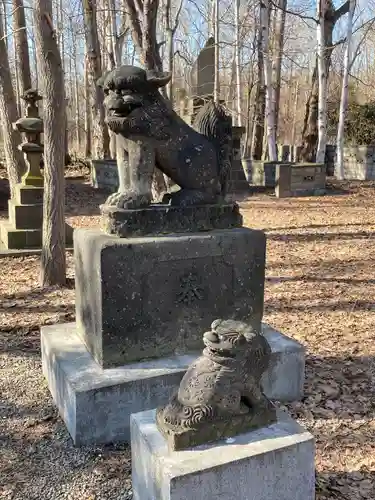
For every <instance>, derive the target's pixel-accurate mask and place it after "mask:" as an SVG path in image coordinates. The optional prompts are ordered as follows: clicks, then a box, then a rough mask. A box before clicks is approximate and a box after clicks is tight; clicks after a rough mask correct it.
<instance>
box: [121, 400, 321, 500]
mask: <svg viewBox="0 0 375 500" xmlns="http://www.w3.org/2000/svg"><path fill="white" fill-rule="evenodd" d="M277 416H278V419H277V422H276V423H274V424H272V425H270V426H268V427H263V428H261V429H258V430H254V431H252V432H248V433H247V434H241V435H238V436H236V437H234V438H231V439H227V440H222V441H218V442H216V443H212V444H209V445H203V446H199V447H197V448H193V449H189V450H185V451H178V452H171V451H170V450H169V449H168V447H167V443H166V441H165V440H164V438H163V436H162V435H161V434H160V432H159V431H158V429H157V427H156V425H155V411H153V410H151V411H148V412H143V413H137V414H135V415H132V417H131V450H132V485H133V498H134V500H211V499H215V500H216V499H220V500H292V499H293V500H314V498H315V464H314V451H315V450H314V438H313V436H312V435H311V434H310V433H309V432H307V431H306V430H305V429H304V428H302V427H301V426H299V425H298V424H297V423H296V422H295V421H294V420H292V419H291V418H290V417H289V416H288V415H287V414H285V413H284V412H278V415H277Z"/></svg>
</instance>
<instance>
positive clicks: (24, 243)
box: [0, 220, 73, 250]
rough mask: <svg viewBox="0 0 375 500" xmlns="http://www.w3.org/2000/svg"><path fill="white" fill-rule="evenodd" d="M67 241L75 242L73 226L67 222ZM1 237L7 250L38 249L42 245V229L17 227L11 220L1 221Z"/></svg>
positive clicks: (67, 242)
mask: <svg viewBox="0 0 375 500" xmlns="http://www.w3.org/2000/svg"><path fill="white" fill-rule="evenodd" d="M65 231H66V232H65V238H66V239H65V242H66V244H67V245H71V244H72V243H73V228H72V227H71V226H69V224H65ZM0 239H1V241H2V244H3V245H4V247H5V249H7V250H23V249H38V248H41V247H42V229H41V228H40V229H16V228H15V227H14V225H13V224H12V223H11V222H10V221H9V220H5V221H1V222H0Z"/></svg>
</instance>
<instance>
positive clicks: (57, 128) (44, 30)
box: [34, 0, 66, 286]
mask: <svg viewBox="0 0 375 500" xmlns="http://www.w3.org/2000/svg"><path fill="white" fill-rule="evenodd" d="M34 24H35V36H36V44H37V49H38V59H39V71H40V76H41V82H42V90H43V95H44V200H43V247H42V256H41V276H40V281H41V285H42V286H49V285H62V284H64V283H65V280H66V257H65V220H64V205H65V179H64V159H65V158H64V157H65V144H64V142H65V134H64V133H61V131H62V130H65V129H66V104H65V92H64V71H63V67H62V61H61V55H60V51H59V48H58V44H57V34H56V31H55V29H54V27H53V24H52V1H51V0H34Z"/></svg>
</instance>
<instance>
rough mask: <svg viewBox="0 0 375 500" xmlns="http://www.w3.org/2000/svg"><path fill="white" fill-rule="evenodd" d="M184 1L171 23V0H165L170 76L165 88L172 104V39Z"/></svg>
mask: <svg viewBox="0 0 375 500" xmlns="http://www.w3.org/2000/svg"><path fill="white" fill-rule="evenodd" d="M183 2H184V0H180V3H179V5H178V8H177V12H176V16H175V19H174V22H172V12H171V10H172V9H171V7H172V6H171V0H165V9H164V17H165V30H166V35H167V40H166V42H167V44H166V45H167V71H168V72H169V73H170V74H171V75H172V78H171V81H170V82H169V84H168V86H167V95H168V97H169V100H170V101H171V102H173V97H174V96H173V83H174V37H175V33H176V31H177V28H178V24H179V18H180V14H181V9H182V5H183Z"/></svg>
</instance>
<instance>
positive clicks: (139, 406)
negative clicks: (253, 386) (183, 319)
mask: <svg viewBox="0 0 375 500" xmlns="http://www.w3.org/2000/svg"><path fill="white" fill-rule="evenodd" d="M263 333H264V335H265V337H266V338H267V340H268V342H269V344H270V346H271V349H272V357H271V362H270V368H269V370H268V372H267V373H265V374H264V378H263V388H264V392H265V394H266V395H267V396H268V397H269V398H270V399H276V400H280V401H294V400H298V399H300V398H301V397H302V395H303V382H304V367H305V350H304V348H303V346H301V344H299V343H298V342H296V341H294V340H292V339H290V338H288V337H286V336H285V335H283V334H281V333H280V332H277V331H276V330H274V329H273V328H271V327H269V326H268V325H263ZM41 351H42V365H43V373H44V375H45V377H46V378H47V380H48V385H49V389H50V391H51V393H52V396H53V399H54V401H55V404H56V405H57V407H58V409H59V412H60V415H61V417H62V418H63V420H64V422H65V424H66V426H67V428H68V431H69V433H70V434H71V436H72V439H73V441H74V443H75V444H76V445H85V444H96V443H97V444H99V443H110V442H113V441H124V442H128V441H129V440H130V428H129V425H130V415H131V414H132V413H137V412H141V411H145V410H150V409H152V408H156V407H158V406H162V405H164V404H166V403H167V402H168V401H169V398H170V397H171V395H172V394H173V392H174V391H175V390H176V389H177V387H178V385H179V383H180V381H181V379H182V377H183V375H184V373H185V371H186V369H187V367H188V366H189V365H190V364H191V363H192V362H193V361H194V360H195V359H196V357H197V356H198V355H199V354H200V353H198V352H197V353H193V354H188V355H181V356H170V357H165V358H162V359H156V360H151V361H145V362H138V363H132V364H128V365H124V366H122V367H118V368H109V369H104V370H103V369H102V368H101V367H100V366H99V365H98V364H97V363H96V362H95V361H94V359H93V358H92V356H91V354H90V353H89V352H88V350H87V348H86V347H85V345H84V343H83V342H82V340H81V339H80V337H79V336H78V335H77V333H76V326H75V324H74V323H66V324H59V325H52V326H46V327H43V328H41Z"/></svg>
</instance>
